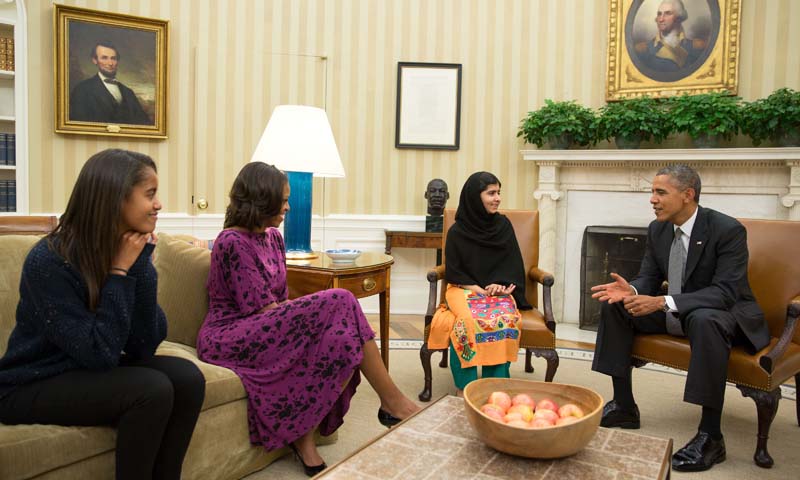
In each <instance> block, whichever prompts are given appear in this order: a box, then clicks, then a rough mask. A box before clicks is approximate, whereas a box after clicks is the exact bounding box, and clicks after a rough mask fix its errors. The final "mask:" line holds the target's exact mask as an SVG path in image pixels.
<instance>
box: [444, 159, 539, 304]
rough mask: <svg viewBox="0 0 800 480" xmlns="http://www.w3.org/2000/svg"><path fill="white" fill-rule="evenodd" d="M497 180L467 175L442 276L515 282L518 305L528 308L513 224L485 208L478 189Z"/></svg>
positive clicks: (455, 280)
mask: <svg viewBox="0 0 800 480" xmlns="http://www.w3.org/2000/svg"><path fill="white" fill-rule="evenodd" d="M494 184H496V185H498V186H499V185H500V180H498V179H497V177H495V176H494V175H492V174H491V173H489V172H476V173H473V174H472V175H470V177H469V178H468V179H467V181H466V183H465V184H464V187H463V188H462V189H461V198H460V200H459V202H458V209H457V210H456V222H455V223H454V224H453V226H452V227H450V230H448V232H447V243H446V245H445V264H446V268H445V279H446V280H447V282H448V283H452V284H455V285H478V286H480V287H482V288H483V287H485V286H486V285H489V284H490V283H496V284H498V285H504V286H509V285H511V284H514V285H516V289H515V290H514V292H513V294H512V295H513V297H514V300H516V302H517V308H518V309H520V310H529V309H531V308H532V307H531V305H530V304H529V303H528V300H527V299H526V298H525V265H524V264H523V262H522V253H520V250H519V244H518V243H517V237H516V235H515V234H514V227H513V226H512V225H511V222H510V221H509V220H508V218H507V217H506V216H505V215H501V214H499V213H492V214H490V213H489V212H487V211H486V207H484V206H483V201H482V200H481V192H483V191H484V190H485V189H486V187H487V186H489V185H494Z"/></svg>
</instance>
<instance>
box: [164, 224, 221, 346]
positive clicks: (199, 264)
mask: <svg viewBox="0 0 800 480" xmlns="http://www.w3.org/2000/svg"><path fill="white" fill-rule="evenodd" d="M153 264H154V265H155V267H156V270H157V271H158V304H159V305H160V306H161V308H162V309H163V310H164V314H165V315H166V316H167V323H168V328H167V340H170V341H172V342H178V343H182V344H184V345H189V346H192V347H194V346H195V345H196V344H197V332H198V330H200V327H201V326H202V325H203V320H204V319H205V317H206V312H207V311H208V291H207V290H206V279H207V278H208V270H209V267H210V265H211V252H210V251H209V250H208V249H207V248H202V247H196V246H194V245H192V244H190V243H189V242H187V241H185V240H183V239H180V238H175V237H173V236H171V235H168V234H166V233H160V234H158V244H157V245H156V249H155V253H154V259H153Z"/></svg>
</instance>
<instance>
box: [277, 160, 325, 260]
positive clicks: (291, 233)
mask: <svg viewBox="0 0 800 480" xmlns="http://www.w3.org/2000/svg"><path fill="white" fill-rule="evenodd" d="M286 176H287V177H288V178H289V189H290V190H291V192H290V193H289V196H290V201H289V204H290V207H291V208H290V209H289V211H288V212H287V213H286V220H285V223H284V225H283V241H284V243H286V258H287V259H290V260H303V259H308V258H317V256H318V255H317V254H316V253H314V251H313V250H311V198H312V195H311V189H312V183H311V182H312V177H313V174H312V173H309V172H286Z"/></svg>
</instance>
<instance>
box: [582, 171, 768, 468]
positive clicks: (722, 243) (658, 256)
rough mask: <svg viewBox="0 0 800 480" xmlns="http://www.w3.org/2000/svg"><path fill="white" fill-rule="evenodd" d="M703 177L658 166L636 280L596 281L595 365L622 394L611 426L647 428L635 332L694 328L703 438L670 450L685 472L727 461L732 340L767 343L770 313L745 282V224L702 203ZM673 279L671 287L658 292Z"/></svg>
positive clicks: (690, 392)
mask: <svg viewBox="0 0 800 480" xmlns="http://www.w3.org/2000/svg"><path fill="white" fill-rule="evenodd" d="M699 198H700V177H699V176H698V175H697V172H695V171H694V170H693V169H692V168H690V167H688V166H686V165H673V166H669V167H665V168H662V169H661V170H659V171H658V173H657V174H656V176H655V179H654V180H653V186H652V196H651V197H650V203H651V205H652V206H653V210H654V211H655V215H656V220H655V221H653V222H652V223H651V224H650V227H649V228H648V233H647V250H646V253H645V256H644V259H643V260H642V264H641V267H640V270H639V275H638V276H637V277H636V278H635V279H634V280H633V281H631V282H630V283H628V282H627V281H626V280H625V279H624V278H622V277H620V276H619V275H617V274H615V273H612V274H611V276H612V277H613V278H614V282H612V283H607V284H604V285H597V286H595V287H592V291H593V292H595V293H594V294H593V295H592V296H593V297H594V298H597V299H598V300H600V301H601V302H604V303H603V306H602V310H601V316H600V325H599V328H598V331H597V344H596V347H595V357H594V362H593V364H592V369H593V370H595V371H598V372H601V373H605V374H606V375H610V376H611V377H612V382H613V385H614V399H613V400H611V401H610V402H608V403H607V404H606V405H605V407H604V408H603V417H602V420H601V423H600V424H601V425H602V426H604V427H622V428H639V425H640V422H639V409H638V407H637V406H636V403H635V401H634V399H633V392H632V388H631V349H632V345H633V336H634V333H662V334H663V333H669V334H672V335H678V336H686V337H688V339H689V344H690V346H691V359H690V361H689V369H688V374H687V376H686V385H685V389H684V394H683V399H684V401H686V402H689V403H694V404H697V405H701V406H702V408H703V411H702V417H701V419H700V425H699V427H698V432H697V435H695V437H694V438H693V439H692V440H690V441H689V443H687V444H686V446H684V447H683V448H682V449H680V450H678V451H677V452H676V453H675V455H673V456H672V468H673V469H675V470H679V471H700V470H707V469H709V468H711V467H712V466H714V464H716V463H720V462H722V461H723V460H725V442H724V440H723V438H722V431H721V429H720V420H721V417H722V404H723V400H724V397H725V379H726V376H727V368H728V357H729V355H730V350H731V346H732V344H743V345H745V346H748V347H749V348H750V349H751V350H752V351H753V352H755V351H757V350H760V349H762V348H764V347H765V346H766V345H767V344H768V343H769V332H768V330H767V326H766V323H765V321H764V314H763V313H762V311H761V309H760V308H759V306H758V305H757V304H756V302H755V299H754V297H753V293H752V291H751V290H750V284H749V283H748V281H747V260H748V253H747V232H746V231H745V229H744V227H743V226H742V224H741V223H739V222H738V221H737V220H736V219H734V218H732V217H729V216H727V215H725V214H722V213H720V212H717V211H715V210H711V209H708V208H703V207H701V206H699V205H698V199H699ZM664 280H669V285H670V286H669V290H668V294H667V295H663V294H662V293H660V290H661V285H662V283H663V281H664Z"/></svg>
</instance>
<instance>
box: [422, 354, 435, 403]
mask: <svg viewBox="0 0 800 480" xmlns="http://www.w3.org/2000/svg"><path fill="white" fill-rule="evenodd" d="M433 352H434V351H433V350H428V342H422V346H421V347H419V361H420V363H422V371H423V372H424V373H425V387H424V388H423V389H422V391H421V392H419V400H420V401H421V402H430V401H431V395H432V393H433V392H432V391H431V384H432V383H433V373H432V372H431V355H433Z"/></svg>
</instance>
